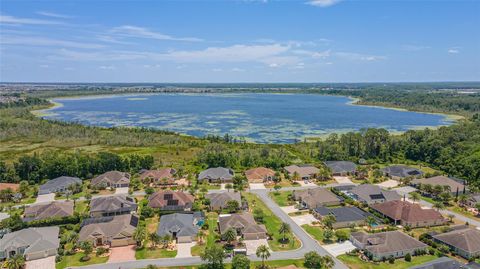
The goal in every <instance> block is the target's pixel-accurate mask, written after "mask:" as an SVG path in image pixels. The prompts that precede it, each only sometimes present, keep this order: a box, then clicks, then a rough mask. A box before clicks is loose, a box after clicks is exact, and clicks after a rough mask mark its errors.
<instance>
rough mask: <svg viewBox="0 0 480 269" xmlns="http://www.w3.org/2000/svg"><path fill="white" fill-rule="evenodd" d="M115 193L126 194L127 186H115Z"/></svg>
mask: <svg viewBox="0 0 480 269" xmlns="http://www.w3.org/2000/svg"><path fill="white" fill-rule="evenodd" d="M115 194H128V187H124V188H116V189H115Z"/></svg>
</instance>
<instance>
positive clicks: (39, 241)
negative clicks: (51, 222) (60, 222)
mask: <svg viewBox="0 0 480 269" xmlns="http://www.w3.org/2000/svg"><path fill="white" fill-rule="evenodd" d="M59 232H60V229H59V228H58V227H57V226H53V227H41V228H28V229H23V230H20V231H16V232H13V233H8V234H6V235H5V236H3V238H2V239H0V251H5V250H6V249H7V248H9V247H13V248H15V249H16V248H19V247H26V249H25V253H24V254H30V253H33V252H37V251H47V250H50V249H57V248H58V247H59V245H60V240H59V239H58V234H59Z"/></svg>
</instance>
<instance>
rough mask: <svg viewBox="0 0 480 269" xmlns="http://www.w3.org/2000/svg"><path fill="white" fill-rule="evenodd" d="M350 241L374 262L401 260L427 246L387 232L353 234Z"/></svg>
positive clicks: (398, 234)
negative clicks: (390, 259)
mask: <svg viewBox="0 0 480 269" xmlns="http://www.w3.org/2000/svg"><path fill="white" fill-rule="evenodd" d="M350 241H352V243H353V245H354V246H356V247H357V248H359V249H361V250H363V251H364V253H365V255H366V256H367V257H369V258H370V259H372V260H374V261H382V260H384V259H389V258H390V257H394V258H401V257H404V256H405V255H407V253H409V254H410V255H414V254H415V252H416V251H419V250H426V249H427V247H428V246H427V245H426V244H424V243H422V242H420V241H418V240H417V239H415V238H413V237H410V236H408V235H406V234H404V233H402V232H400V231H389V232H381V233H374V234H368V233H366V232H363V231H362V232H354V233H351V234H350Z"/></svg>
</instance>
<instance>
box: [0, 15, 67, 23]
mask: <svg viewBox="0 0 480 269" xmlns="http://www.w3.org/2000/svg"><path fill="white" fill-rule="evenodd" d="M0 24H12V25H22V24H30V25H54V24H62V22H58V21H50V20H39V19H31V18H18V17H13V16H8V15H0Z"/></svg>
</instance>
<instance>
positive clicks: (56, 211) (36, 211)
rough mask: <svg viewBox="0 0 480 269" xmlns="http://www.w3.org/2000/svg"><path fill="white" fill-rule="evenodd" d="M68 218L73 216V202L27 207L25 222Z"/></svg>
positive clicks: (57, 202) (56, 202)
mask: <svg viewBox="0 0 480 269" xmlns="http://www.w3.org/2000/svg"><path fill="white" fill-rule="evenodd" d="M68 216H73V202H72V201H55V202H51V203H47V204H37V205H35V204H34V205H31V206H29V207H26V208H25V213H24V219H23V220H24V221H26V222H29V221H35V220H44V219H50V218H63V217H68Z"/></svg>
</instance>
